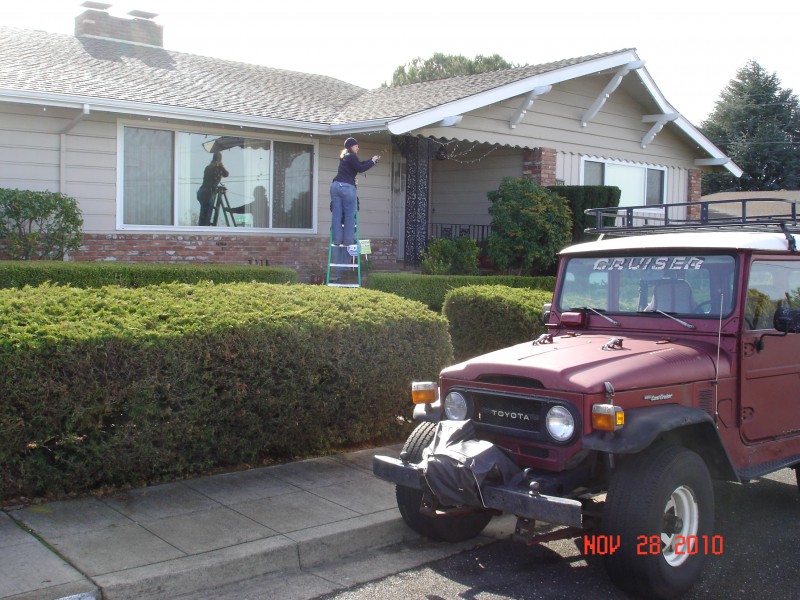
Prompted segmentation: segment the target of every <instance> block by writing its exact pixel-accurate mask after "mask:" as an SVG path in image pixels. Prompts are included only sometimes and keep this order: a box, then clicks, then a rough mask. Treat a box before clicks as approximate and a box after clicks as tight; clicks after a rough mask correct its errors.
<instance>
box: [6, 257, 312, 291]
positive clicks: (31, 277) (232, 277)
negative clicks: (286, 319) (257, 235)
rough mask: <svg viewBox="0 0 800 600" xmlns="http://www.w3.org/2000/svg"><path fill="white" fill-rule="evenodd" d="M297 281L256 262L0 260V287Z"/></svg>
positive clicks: (290, 273) (291, 275) (285, 269)
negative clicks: (239, 263) (247, 263)
mask: <svg viewBox="0 0 800 600" xmlns="http://www.w3.org/2000/svg"><path fill="white" fill-rule="evenodd" d="M201 281H211V282H214V283H234V282H247V281H259V282H261V283H297V272H296V271H295V270H294V269H290V268H288V267H263V266H257V265H228V264H201V265H199V264H187V263H132V262H64V261H35V262H30V261H28V262H20V261H0V288H21V287H23V286H26V285H31V286H36V285H41V284H43V283H46V282H50V283H53V284H58V285H70V286H72V287H79V288H98V287H103V286H105V285H120V286H123V287H129V288H137V287H143V286H146V285H158V284H160V283H198V282H201Z"/></svg>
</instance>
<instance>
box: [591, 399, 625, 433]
mask: <svg viewBox="0 0 800 600" xmlns="http://www.w3.org/2000/svg"><path fill="white" fill-rule="evenodd" d="M623 425H625V411H624V410H622V407H621V406H616V405H614V404H595V405H594V406H592V428H593V429H595V430H597V431H616V430H617V429H619V428H620V427H622V426H623Z"/></svg>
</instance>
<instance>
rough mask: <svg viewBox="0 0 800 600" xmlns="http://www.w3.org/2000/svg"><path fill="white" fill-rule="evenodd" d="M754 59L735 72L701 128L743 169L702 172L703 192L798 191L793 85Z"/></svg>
mask: <svg viewBox="0 0 800 600" xmlns="http://www.w3.org/2000/svg"><path fill="white" fill-rule="evenodd" d="M780 83H781V82H780V80H779V79H778V77H777V75H776V74H775V73H772V74H770V73H767V72H766V71H765V70H764V68H763V67H761V65H759V64H758V63H757V62H756V61H753V60H751V61H749V62H748V63H747V64H746V65H745V66H744V67H743V68H741V69H739V71H737V72H736V78H735V79H732V80H731V81H730V82H729V83H728V85H727V86H726V87H725V89H724V90H723V91H722V93H721V94H720V99H719V100H718V101H717V104H716V106H715V108H714V112H712V113H711V115H710V116H709V118H708V119H707V120H706V121H704V122H703V123H702V125H701V126H700V129H701V131H702V132H703V133H704V134H705V135H706V137H708V138H709V139H710V140H711V141H712V142H713V143H714V144H715V145H716V146H717V147H718V148H720V150H722V151H723V152H724V153H725V154H726V155H727V156H729V157H730V158H731V159H732V160H733V161H734V162H735V163H736V164H737V165H739V166H740V167H741V168H742V170H743V171H744V175H742V177H741V178H739V179H737V178H735V177H733V176H731V175H729V174H722V173H707V174H704V175H703V193H712V192H718V191H723V190H724V191H757V190H779V189H797V188H798V185H800V152H798V151H800V108H799V107H798V99H797V96H796V95H794V94H793V93H792V90H791V89H781V87H780Z"/></svg>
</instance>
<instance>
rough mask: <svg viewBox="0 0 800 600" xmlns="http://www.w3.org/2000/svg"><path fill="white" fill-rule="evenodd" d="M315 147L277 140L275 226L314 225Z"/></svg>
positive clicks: (273, 213)
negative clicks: (313, 176) (313, 183)
mask: <svg viewBox="0 0 800 600" xmlns="http://www.w3.org/2000/svg"><path fill="white" fill-rule="evenodd" d="M313 168H314V161H313V147H312V146H309V145H307V144H292V143H288V142H275V189H274V192H273V205H272V226H273V227H275V228H287V229H310V228H311V227H312V221H313V217H314V214H313V206H312V198H313V195H312V189H311V184H312V175H313Z"/></svg>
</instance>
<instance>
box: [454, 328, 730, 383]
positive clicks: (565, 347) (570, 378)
mask: <svg viewBox="0 0 800 600" xmlns="http://www.w3.org/2000/svg"><path fill="white" fill-rule="evenodd" d="M612 339H614V338H613V337H612V336H609V335H578V336H562V337H554V338H553V343H551V344H539V345H534V344H533V342H525V343H524V344H518V345H516V346H511V347H509V348H504V349H502V350H497V351H495V352H491V353H489V354H484V355H482V356H477V357H475V358H471V359H469V360H467V361H465V362H462V363H459V364H456V365H453V366H451V367H448V368H447V369H445V370H444V371H442V376H443V377H447V378H452V379H461V380H473V381H474V380H482V379H487V380H488V379H490V378H493V377H512V378H513V377H520V378H525V379H529V380H530V379H533V380H538V381H539V382H540V383H541V384H542V386H543V387H544V388H545V389H552V390H562V391H567V392H576V393H597V392H603V391H604V387H603V382H605V381H610V382H611V383H612V385H613V386H614V388H615V389H616V390H617V391H623V390H630V389H640V388H648V387H653V385H654V384H656V381H657V385H658V386H659V387H661V386H667V385H672V384H683V383H688V382H692V381H703V380H706V381H707V380H710V379H713V378H714V376H715V369H714V360H713V358H712V357H711V356H710V355H709V353H708V352H705V351H703V350H702V349H700V348H698V347H695V346H689V345H686V344H684V343H679V342H674V341H670V340H647V339H636V338H617V339H622V344H621V346H620V347H609V346H610V345H609V341H610V340H612ZM604 346H605V347H606V348H604Z"/></svg>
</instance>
